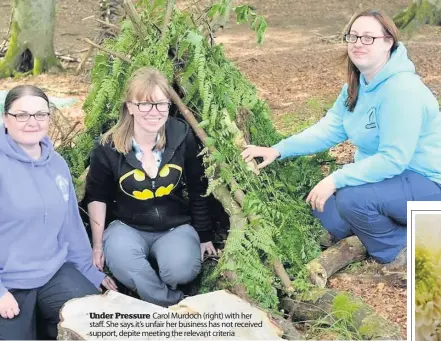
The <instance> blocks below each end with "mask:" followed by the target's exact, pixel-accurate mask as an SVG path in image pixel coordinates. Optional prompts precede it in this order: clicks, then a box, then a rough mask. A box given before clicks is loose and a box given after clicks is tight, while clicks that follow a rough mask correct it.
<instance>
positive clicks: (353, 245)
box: [307, 236, 367, 288]
mask: <svg viewBox="0 0 441 341" xmlns="http://www.w3.org/2000/svg"><path fill="white" fill-rule="evenodd" d="M366 257H367V252H366V248H365V247H364V246H363V244H362V243H361V241H360V239H358V237H356V236H351V237H348V238H345V239H342V240H340V241H339V242H337V243H336V244H335V245H333V246H331V247H329V248H328V249H326V250H325V251H323V252H322V253H321V255H320V256H319V257H318V258H316V259H314V260H312V261H311V262H309V263H308V264H307V269H308V275H309V279H310V281H311V283H313V284H314V285H317V286H318V287H320V288H324V287H325V286H326V283H327V282H328V278H329V277H330V276H332V275H333V274H335V273H336V272H337V271H339V270H340V269H343V268H344V267H345V266H347V265H349V264H351V263H353V262H356V261H361V260H363V259H365V258H366Z"/></svg>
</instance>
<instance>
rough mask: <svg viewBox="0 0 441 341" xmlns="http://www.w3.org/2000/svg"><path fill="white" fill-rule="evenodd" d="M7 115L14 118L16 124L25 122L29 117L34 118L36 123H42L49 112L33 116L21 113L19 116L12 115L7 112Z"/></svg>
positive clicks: (39, 112)
mask: <svg viewBox="0 0 441 341" xmlns="http://www.w3.org/2000/svg"><path fill="white" fill-rule="evenodd" d="M7 114H8V115H11V116H14V117H15V119H16V120H17V121H18V122H27V121H29V119H30V118H31V117H34V118H35V119H36V120H37V121H44V120H46V119H47V118H48V117H49V115H50V113H49V112H44V111H38V112H36V113H35V114H30V113H28V112H23V113H19V114H12V113H10V112H7Z"/></svg>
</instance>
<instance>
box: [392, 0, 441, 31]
mask: <svg viewBox="0 0 441 341" xmlns="http://www.w3.org/2000/svg"><path fill="white" fill-rule="evenodd" d="M394 21H395V24H396V25H397V26H398V27H399V28H400V29H402V30H406V31H410V30H412V29H415V28H417V27H418V26H421V25H425V24H430V25H441V0H412V4H411V5H410V6H409V7H408V8H406V9H405V10H404V11H402V12H401V13H399V14H397V15H396V16H395V18H394Z"/></svg>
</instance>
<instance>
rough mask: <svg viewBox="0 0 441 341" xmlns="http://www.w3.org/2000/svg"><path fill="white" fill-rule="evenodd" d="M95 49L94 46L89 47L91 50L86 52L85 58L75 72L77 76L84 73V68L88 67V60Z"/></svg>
mask: <svg viewBox="0 0 441 341" xmlns="http://www.w3.org/2000/svg"><path fill="white" fill-rule="evenodd" d="M93 49H94V47H93V46H89V48H88V49H87V50H86V51H87V52H86V53H85V54H84V57H83V58H82V60H81V63H80V65H78V67H77V69H76V70H75V72H76V74H77V75H78V74H80V73H81V71H83V69H84V66H85V65H86V63H87V61H88V59H89V58H90V56H91V54H92V52H93Z"/></svg>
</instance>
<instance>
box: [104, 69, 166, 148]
mask: <svg viewBox="0 0 441 341" xmlns="http://www.w3.org/2000/svg"><path fill="white" fill-rule="evenodd" d="M156 87H159V88H160V89H161V91H162V92H163V93H164V95H165V96H166V97H167V98H168V99H170V92H169V84H168V80H167V78H166V77H165V76H164V75H163V74H162V73H161V72H160V71H159V70H157V69H155V68H152V67H143V68H141V69H139V70H137V71H136V72H134V73H133V75H132V77H131V78H130V80H129V81H128V83H127V89H126V94H125V98H124V102H123V104H122V106H121V114H120V118H119V120H118V122H117V123H116V125H115V126H114V127H112V128H111V129H110V130H109V131H107V132H106V133H105V134H104V135H103V137H102V138H101V144H103V145H104V144H107V143H110V142H112V143H113V144H114V146H115V149H116V150H117V151H118V152H119V153H121V154H125V155H126V154H128V153H129V152H130V151H131V150H132V139H133V136H134V123H133V121H134V119H133V115H130V114H129V109H128V108H127V104H126V102H128V101H131V100H133V99H136V100H137V101H145V100H147V101H151V100H152V98H151V97H152V94H153V92H154V91H155V89H156ZM158 134H159V141H158V143H157V144H156V148H157V149H159V150H162V149H164V147H165V143H166V137H165V124H164V125H163V126H162V127H161V129H160V130H159V132H158Z"/></svg>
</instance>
